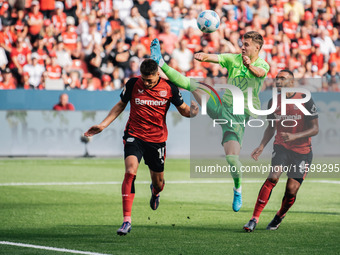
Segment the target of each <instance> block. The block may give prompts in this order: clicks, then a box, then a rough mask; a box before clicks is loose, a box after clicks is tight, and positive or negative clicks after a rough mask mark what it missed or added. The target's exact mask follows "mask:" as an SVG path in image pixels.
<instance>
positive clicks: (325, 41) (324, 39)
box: [314, 29, 336, 62]
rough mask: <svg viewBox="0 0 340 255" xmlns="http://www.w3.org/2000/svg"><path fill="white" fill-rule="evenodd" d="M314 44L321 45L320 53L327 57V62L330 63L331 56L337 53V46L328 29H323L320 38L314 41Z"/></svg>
mask: <svg viewBox="0 0 340 255" xmlns="http://www.w3.org/2000/svg"><path fill="white" fill-rule="evenodd" d="M314 44H318V45H320V52H321V53H322V54H323V55H324V56H325V61H326V62H328V60H329V57H330V55H331V54H332V53H335V52H336V48H335V45H334V43H333V41H332V39H331V38H330V37H329V32H328V30H326V29H321V31H320V33H319V37H317V38H315V40H314Z"/></svg>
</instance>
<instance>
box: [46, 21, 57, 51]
mask: <svg viewBox="0 0 340 255" xmlns="http://www.w3.org/2000/svg"><path fill="white" fill-rule="evenodd" d="M41 34H42V35H43V37H44V42H45V46H46V48H47V50H48V51H52V49H53V47H54V46H55V43H56V38H55V33H54V25H53V24H52V22H51V21H50V20H49V19H45V21H44V30H43V31H42V33H41ZM58 38H59V36H58ZM60 38H61V36H60Z"/></svg>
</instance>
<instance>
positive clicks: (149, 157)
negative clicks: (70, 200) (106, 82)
mask: <svg viewBox="0 0 340 255" xmlns="http://www.w3.org/2000/svg"><path fill="white" fill-rule="evenodd" d="M140 72H141V76H139V77H136V78H132V79H130V80H129V81H128V82H127V83H126V85H125V88H124V90H123V91H122V93H121V95H120V97H121V99H120V101H119V102H118V103H117V104H116V105H115V106H114V107H113V108H112V109H111V111H110V113H109V114H108V115H107V117H106V118H105V119H104V120H103V121H102V122H101V123H100V124H99V125H95V126H92V127H91V128H90V129H89V130H88V131H87V132H86V133H85V134H84V135H85V136H93V135H95V134H98V133H100V132H101V131H103V130H104V129H105V128H106V127H108V126H109V125H110V124H111V123H112V122H113V121H114V120H115V119H116V118H117V117H118V116H119V115H120V114H121V113H122V111H123V110H124V109H125V107H126V105H127V104H128V102H130V106H131V108H130V117H129V120H128V122H127V124H126V128H125V132H124V137H123V142H124V158H125V178H124V181H123V184H122V199H123V215H124V222H123V225H122V226H121V228H119V229H118V231H117V234H118V235H126V234H127V233H129V232H130V230H131V209H132V203H133V199H134V197H135V188H134V181H135V179H136V174H137V169H138V166H139V163H140V161H141V159H142V157H143V158H144V162H145V164H146V165H148V167H149V169H150V175H151V180H152V184H151V186H150V188H151V193H152V194H151V199H150V207H151V208H152V209H153V210H156V209H157V207H158V205H159V196H160V195H159V193H160V192H161V191H162V190H163V188H164V184H165V182H164V172H163V171H164V161H165V152H166V147H165V142H166V140H167V137H168V130H167V126H166V114H167V111H168V110H169V107H170V103H172V104H174V105H175V106H176V108H177V110H178V111H179V113H180V114H181V115H182V116H185V117H194V116H196V115H197V113H198V106H197V104H196V103H194V102H192V104H191V107H189V106H188V105H187V104H186V103H184V101H183V99H182V95H181V93H180V92H179V90H178V88H177V87H176V86H175V85H173V84H172V83H171V82H170V81H168V80H165V79H163V78H160V76H159V72H158V65H157V63H156V62H155V61H154V60H151V59H146V60H144V61H143V63H142V64H141V67H140Z"/></svg>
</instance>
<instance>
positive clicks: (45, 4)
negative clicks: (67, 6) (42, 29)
mask: <svg viewBox="0 0 340 255" xmlns="http://www.w3.org/2000/svg"><path fill="white" fill-rule="evenodd" d="M39 2H40V10H41V12H42V14H44V17H45V18H46V19H51V17H52V13H53V11H54V7H55V0H39Z"/></svg>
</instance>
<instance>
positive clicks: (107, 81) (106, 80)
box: [102, 74, 114, 91]
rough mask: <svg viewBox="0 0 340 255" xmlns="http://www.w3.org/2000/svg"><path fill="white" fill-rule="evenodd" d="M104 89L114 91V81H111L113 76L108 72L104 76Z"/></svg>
mask: <svg viewBox="0 0 340 255" xmlns="http://www.w3.org/2000/svg"><path fill="white" fill-rule="evenodd" d="M102 90H104V91H113V90H114V88H113V83H112V82H111V77H110V76H109V75H107V74H104V75H103V77H102Z"/></svg>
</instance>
